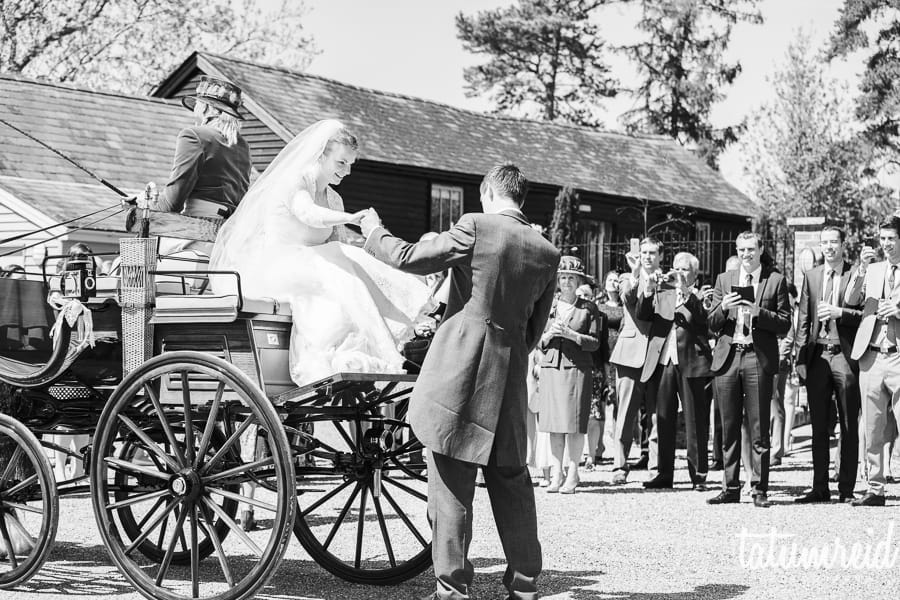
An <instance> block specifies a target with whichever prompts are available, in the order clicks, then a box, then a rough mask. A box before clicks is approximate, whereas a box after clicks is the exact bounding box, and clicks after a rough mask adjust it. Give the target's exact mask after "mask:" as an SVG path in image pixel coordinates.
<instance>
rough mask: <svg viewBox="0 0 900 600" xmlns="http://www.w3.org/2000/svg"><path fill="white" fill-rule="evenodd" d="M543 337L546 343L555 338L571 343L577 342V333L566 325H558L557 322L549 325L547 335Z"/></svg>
mask: <svg viewBox="0 0 900 600" xmlns="http://www.w3.org/2000/svg"><path fill="white" fill-rule="evenodd" d="M544 335H545V336H546V338H547V341H549V340H551V339H553V338H555V337H561V338H565V339H567V340H571V341H573V342H578V333H577V332H576V331H575V330H574V329H572V328H571V327H569V326H568V325H565V324H564V323H560V322H559V321H553V322H552V323H551V324H550V329H548V330H547V333H545V334H544Z"/></svg>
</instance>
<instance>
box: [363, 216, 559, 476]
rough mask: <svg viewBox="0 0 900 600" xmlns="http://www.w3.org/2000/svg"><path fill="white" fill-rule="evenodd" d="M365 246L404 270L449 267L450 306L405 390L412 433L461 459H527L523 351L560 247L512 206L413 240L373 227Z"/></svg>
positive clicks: (550, 288)
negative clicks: (416, 375) (432, 236)
mask: <svg viewBox="0 0 900 600" xmlns="http://www.w3.org/2000/svg"><path fill="white" fill-rule="evenodd" d="M364 248H365V249H366V250H367V251H368V252H370V253H371V254H373V255H374V256H376V257H377V258H378V259H380V260H382V261H384V262H386V263H388V264H390V265H393V266H394V267H396V268H398V269H400V270H402V271H407V272H410V273H416V274H419V275H424V274H427V273H434V272H437V271H443V270H444V269H448V268H450V269H452V275H451V277H450V281H451V288H450V294H449V297H448V299H447V310H446V312H445V313H444V318H443V320H442V322H441V326H440V327H439V328H438V330H437V332H436V333H435V335H434V339H433V340H432V343H431V347H430V349H429V351H428V354H427V356H426V357H425V361H424V363H423V365H422V370H421V372H420V374H419V378H418V381H417V382H416V385H415V387H414V389H413V392H412V395H411V397H410V405H409V421H410V425H411V426H412V429H413V431H414V432H415V434H416V436H417V437H418V438H419V440H420V441H421V442H422V443H423V444H424V445H425V447H426V448H428V449H429V450H432V451H434V452H437V453H439V454H444V455H446V456H450V457H452V458H456V459H458V460H463V461H467V462H473V463H478V464H487V463H488V462H489V461H491V462H492V464H497V465H500V466H521V465H524V464H525V459H526V450H527V432H526V415H527V410H528V407H527V400H528V394H527V390H526V384H525V375H526V371H527V369H528V353H529V352H530V351H531V350H532V349H534V347H535V346H536V345H537V343H538V341H539V340H540V336H541V333H542V332H543V331H544V326H545V325H546V323H547V318H548V316H549V314H550V307H551V305H552V303H553V294H554V292H555V291H556V270H557V267H558V265H559V257H560V255H559V251H558V250H557V249H556V248H554V247H553V245H552V244H550V242H548V241H547V240H546V239H544V238H543V236H541V234H539V233H538V232H536V231H535V230H534V229H532V228H531V227H530V226H529V224H528V221H527V219H525V216H524V215H523V214H522V213H520V212H518V211H504V212H501V213H498V214H471V213H470V214H465V215H463V216H462V217H460V219H459V221H458V222H457V223H456V225H454V226H453V227H452V228H451V229H449V230H448V231H445V232H443V233H441V234H440V235H439V236H438V237H437V238H435V239H433V240H429V241H425V242H419V243H417V244H410V243H408V242H405V241H403V240H401V239H398V238H396V237H394V236H392V235H391V234H390V233H388V232H387V230H385V229H384V228H378V229H376V230H375V231H373V232H372V233H371V234H370V235H369V238H368V240H366V245H365V246H364Z"/></svg>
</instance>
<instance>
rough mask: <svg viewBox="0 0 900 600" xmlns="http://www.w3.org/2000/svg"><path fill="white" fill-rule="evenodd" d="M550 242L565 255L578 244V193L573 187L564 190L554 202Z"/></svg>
mask: <svg viewBox="0 0 900 600" xmlns="http://www.w3.org/2000/svg"><path fill="white" fill-rule="evenodd" d="M550 241H551V242H552V243H553V245H554V246H556V247H557V248H559V250H560V251H561V252H563V253H564V254H569V253H570V252H571V251H572V247H573V246H575V244H577V243H578V193H577V192H575V190H574V189H573V188H571V187H568V186H566V187H564V188H562V189H561V190H560V191H559V194H557V196H556V199H555V200H554V201H553V219H552V220H551V221H550Z"/></svg>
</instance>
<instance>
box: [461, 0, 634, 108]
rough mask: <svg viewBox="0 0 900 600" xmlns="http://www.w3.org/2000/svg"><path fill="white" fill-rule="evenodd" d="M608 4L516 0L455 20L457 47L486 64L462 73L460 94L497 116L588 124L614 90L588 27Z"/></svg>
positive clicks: (600, 44) (601, 45)
mask: <svg viewBox="0 0 900 600" xmlns="http://www.w3.org/2000/svg"><path fill="white" fill-rule="evenodd" d="M607 1H609V0H593V1H589V0H519V2H518V3H517V4H514V5H513V6H510V7H507V8H497V9H494V10H484V11H479V12H478V13H476V14H475V15H473V16H466V15H464V14H463V13H459V14H458V15H457V17H456V28H457V37H459V39H460V40H462V43H463V48H465V49H466V50H467V51H469V52H472V53H474V54H479V55H485V56H487V58H488V60H487V62H486V63H484V64H481V65H478V66H474V67H469V68H467V69H465V71H464V73H463V76H464V77H465V80H466V84H467V87H466V94H467V95H469V96H479V95H482V94H489V95H490V96H492V98H493V100H494V102H495V104H496V107H495V110H496V111H497V112H501V113H515V114H517V115H518V116H526V117H534V118H539V119H543V120H547V121H556V120H561V121H568V122H572V123H578V124H581V125H596V124H597V123H598V122H599V115H600V114H601V112H602V111H601V103H602V100H603V99H604V98H608V97H611V96H614V95H615V93H616V88H617V84H616V83H615V81H614V80H613V79H612V78H611V76H610V69H609V66H608V65H607V63H606V58H605V51H606V43H605V42H604V40H603V39H602V38H601V37H600V35H599V31H598V29H597V27H596V26H595V25H594V24H592V23H591V21H590V18H591V14H592V12H593V11H594V10H595V9H596V8H597V7H599V6H601V5H603V4H605V3H606V2H607Z"/></svg>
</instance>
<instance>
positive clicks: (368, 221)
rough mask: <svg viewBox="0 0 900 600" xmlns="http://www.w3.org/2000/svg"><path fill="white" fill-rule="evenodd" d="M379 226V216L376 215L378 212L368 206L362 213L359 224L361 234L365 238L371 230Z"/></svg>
mask: <svg viewBox="0 0 900 600" xmlns="http://www.w3.org/2000/svg"><path fill="white" fill-rule="evenodd" d="M381 226H382V225H381V218H380V217H379V216H378V213H377V212H375V209H374V208H370V209H369V210H368V211H366V214H365V215H363V218H362V221H361V222H360V224H359V227H360V229H362V234H363V236H365V237H366V238H367V239H368V237H369V236H370V235H371V234H372V232H373V231H375V230H376V229H378V228H379V227H381Z"/></svg>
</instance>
